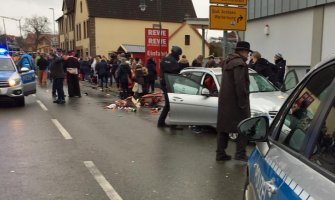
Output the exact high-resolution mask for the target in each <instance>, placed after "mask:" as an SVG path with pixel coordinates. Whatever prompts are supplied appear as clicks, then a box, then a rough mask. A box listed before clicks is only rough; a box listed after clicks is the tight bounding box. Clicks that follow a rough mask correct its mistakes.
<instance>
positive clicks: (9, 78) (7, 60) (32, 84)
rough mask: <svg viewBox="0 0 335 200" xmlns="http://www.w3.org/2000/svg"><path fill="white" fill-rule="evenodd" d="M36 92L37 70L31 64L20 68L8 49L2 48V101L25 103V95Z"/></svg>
mask: <svg viewBox="0 0 335 200" xmlns="http://www.w3.org/2000/svg"><path fill="white" fill-rule="evenodd" d="M35 93H36V78H35V71H34V69H32V67H30V66H29V65H27V66H23V67H22V68H20V69H18V68H17V67H16V65H15V63H14V61H13V60H12V58H11V57H10V56H9V55H8V52H7V50H6V49H2V48H0V102H8V101H13V100H14V101H15V102H16V103H17V105H18V106H24V105H25V99H24V97H25V96H27V95H30V94H35Z"/></svg>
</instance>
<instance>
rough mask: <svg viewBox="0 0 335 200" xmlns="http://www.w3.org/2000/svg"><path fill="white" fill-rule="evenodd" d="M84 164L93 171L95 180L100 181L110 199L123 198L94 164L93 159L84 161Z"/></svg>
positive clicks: (120, 199)
mask: <svg viewBox="0 0 335 200" xmlns="http://www.w3.org/2000/svg"><path fill="white" fill-rule="evenodd" d="M84 164H85V166H86V167H87V169H88V170H89V171H90V172H91V174H92V175H93V177H94V178H95V180H96V181H97V182H98V183H99V185H100V187H101V188H102V189H103V190H104V191H105V193H106V195H107V196H108V197H109V199H111V200H122V198H121V197H120V195H119V194H118V193H117V192H116V191H115V189H114V188H113V186H112V185H111V184H110V183H109V182H108V181H107V180H106V178H105V177H104V176H103V175H102V174H101V172H100V171H99V169H98V168H97V167H96V166H95V165H94V163H93V162H92V161H84Z"/></svg>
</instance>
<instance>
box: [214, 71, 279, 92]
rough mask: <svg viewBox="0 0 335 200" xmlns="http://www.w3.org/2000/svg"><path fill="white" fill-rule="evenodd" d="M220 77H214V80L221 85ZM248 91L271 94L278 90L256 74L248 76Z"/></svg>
mask: <svg viewBox="0 0 335 200" xmlns="http://www.w3.org/2000/svg"><path fill="white" fill-rule="evenodd" d="M221 77H222V75H216V78H217V80H218V82H219V84H220V85H221ZM249 80H250V85H249V90H250V92H252V93H253V92H273V91H278V89H277V88H276V87H275V86H273V85H272V84H271V83H270V82H269V81H268V80H267V79H266V78H264V77H263V76H261V75H259V74H257V73H250V74H249Z"/></svg>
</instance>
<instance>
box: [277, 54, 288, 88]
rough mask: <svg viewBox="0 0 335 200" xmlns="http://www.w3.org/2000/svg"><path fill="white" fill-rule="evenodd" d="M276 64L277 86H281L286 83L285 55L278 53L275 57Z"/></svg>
mask: <svg viewBox="0 0 335 200" xmlns="http://www.w3.org/2000/svg"><path fill="white" fill-rule="evenodd" d="M274 59H275V64H276V66H277V70H278V71H277V78H276V80H277V84H276V85H277V87H279V88H280V87H281V86H282V85H283V84H284V76H285V67H286V60H284V58H283V55H282V54H280V53H277V54H276V55H275V57H274Z"/></svg>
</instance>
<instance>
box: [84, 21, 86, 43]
mask: <svg viewBox="0 0 335 200" xmlns="http://www.w3.org/2000/svg"><path fill="white" fill-rule="evenodd" d="M85 38H86V22H85V21H84V39H85Z"/></svg>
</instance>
